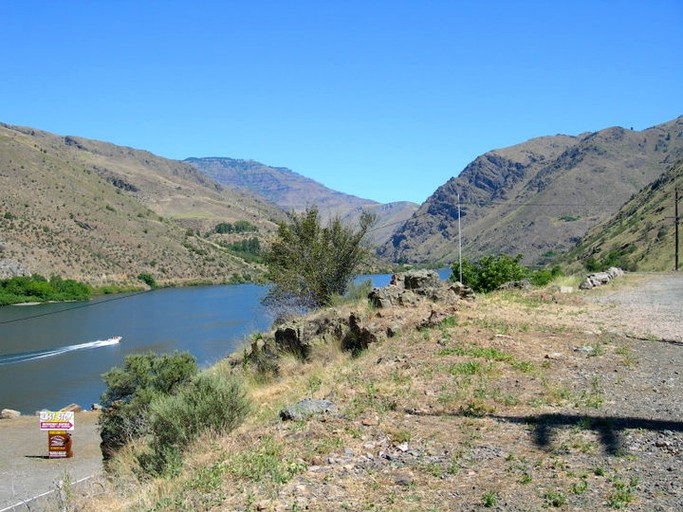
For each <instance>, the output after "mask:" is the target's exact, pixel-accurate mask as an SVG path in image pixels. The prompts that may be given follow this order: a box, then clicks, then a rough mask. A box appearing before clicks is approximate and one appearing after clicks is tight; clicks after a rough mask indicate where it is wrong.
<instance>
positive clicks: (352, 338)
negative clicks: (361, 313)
mask: <svg viewBox="0 0 683 512" xmlns="http://www.w3.org/2000/svg"><path fill="white" fill-rule="evenodd" d="M379 335H380V333H379V332H377V329H376V326H374V325H369V326H363V325H361V324H360V319H359V318H358V317H357V316H356V315H355V313H351V315H350V316H349V330H348V331H347V332H346V335H345V336H344V338H343V339H342V348H343V349H344V350H350V351H351V352H353V353H358V352H360V351H361V350H365V349H366V348H368V346H369V345H370V344H371V343H376V342H377V340H378V337H379Z"/></svg>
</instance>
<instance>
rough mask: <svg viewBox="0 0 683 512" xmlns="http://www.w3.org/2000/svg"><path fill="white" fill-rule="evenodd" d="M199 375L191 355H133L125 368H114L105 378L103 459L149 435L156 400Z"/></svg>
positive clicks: (177, 353) (126, 361)
mask: <svg viewBox="0 0 683 512" xmlns="http://www.w3.org/2000/svg"><path fill="white" fill-rule="evenodd" d="M197 371H198V367H197V362H196V360H195V358H194V357H193V356H191V355H190V354H189V353H188V352H182V353H179V352H175V353H173V354H172V355H168V354H164V355H162V356H158V355H156V354H154V353H152V352H150V353H147V354H131V355H128V356H126V358H125V360H124V366H123V368H119V367H114V368H112V369H111V370H109V371H108V372H107V373H105V374H104V375H103V376H102V379H103V380H104V383H105V384H106V385H107V389H106V390H105V392H104V393H103V394H102V397H101V399H100V403H101V404H102V406H103V407H104V410H103V411H102V415H101V416H100V420H99V425H100V437H101V438H102V443H101V444H100V448H101V449H102V455H103V457H104V459H105V460H107V459H109V458H111V457H112V456H113V455H114V454H115V453H116V452H117V451H118V450H119V449H120V448H121V447H122V446H124V445H125V444H126V443H127V442H129V441H131V440H132V439H135V438H139V437H142V436H144V435H146V434H147V433H148V432H149V417H148V409H149V407H150V404H151V403H152V402H153V401H154V400H155V399H157V398H160V397H163V396H166V395H169V394H172V393H174V392H176V391H177V389H178V387H179V386H180V385H181V384H183V383H185V382H189V381H190V380H191V379H192V377H194V375H196V373H197Z"/></svg>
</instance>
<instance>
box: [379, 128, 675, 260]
mask: <svg viewBox="0 0 683 512" xmlns="http://www.w3.org/2000/svg"><path fill="white" fill-rule="evenodd" d="M681 158H683V116H682V117H679V118H677V119H674V120H672V121H669V122H667V123H663V124H660V125H657V126H654V127H651V128H648V129H646V130H643V131H633V130H627V129H624V128H619V127H612V128H607V129H604V130H600V131H598V132H595V133H584V134H581V135H578V136H568V135H556V136H549V137H539V138H536V139H531V140H529V141H527V142H524V143H522V144H518V145H515V146H511V147H508V148H503V149H497V150H493V151H490V152H488V153H486V154H484V155H481V156H479V157H477V158H476V159H475V160H474V161H473V162H471V163H470V164H469V165H468V166H467V167H465V169H464V170H463V171H462V172H461V173H460V175H459V176H457V177H454V178H451V179H450V180H448V181H447V182H446V183H445V184H444V185H442V186H441V187H439V188H438V189H437V190H436V191H435V192H434V194H432V196H431V197H429V198H428V199H427V201H426V202H425V203H424V204H423V205H422V206H421V207H420V208H419V209H418V211H417V212H415V214H413V216H412V217H411V219H409V220H408V221H407V222H406V223H405V224H404V225H403V226H401V228H400V229H399V230H398V231H397V232H396V233H395V234H394V235H393V237H392V240H391V241H390V242H389V243H387V244H385V245H384V246H383V247H382V248H381V249H380V253H381V254H382V255H383V256H384V257H386V258H387V259H390V260H394V261H404V262H412V263H421V262H427V261H430V262H441V263H445V264H448V263H450V262H452V261H454V260H455V259H457V251H458V244H457V240H458V228H457V224H458V222H457V221H458V194H459V195H460V211H461V219H460V220H461V227H462V242H463V253H464V254H465V255H466V256H467V257H468V258H470V259H476V258H477V257H480V256H482V255H484V254H489V253H507V254H518V253H522V254H524V255H525V262H526V263H543V262H545V261H548V259H549V258H551V257H553V256H554V255H556V254H558V253H560V252H562V251H566V250H568V249H570V248H571V247H573V246H574V245H575V244H576V242H578V241H579V240H580V239H581V237H583V236H584V234H585V233H586V232H587V231H588V229H590V228H591V227H593V226H595V225H596V224H598V223H600V222H601V221H603V220H605V219H606V218H607V217H608V216H609V215H611V214H612V213H614V212H616V211H617V210H618V209H619V208H620V207H621V206H622V205H623V204H624V202H625V201H626V200H628V199H629V197H631V196H632V195H633V194H635V193H637V192H638V191H639V190H640V189H642V188H643V187H644V186H646V185H647V184H649V183H651V182H652V181H653V180H655V179H657V178H658V177H659V176H660V175H661V174H662V173H663V172H665V171H666V170H667V169H669V168H670V167H671V166H672V165H673V164H674V163H675V162H677V161H678V160H679V159H681Z"/></svg>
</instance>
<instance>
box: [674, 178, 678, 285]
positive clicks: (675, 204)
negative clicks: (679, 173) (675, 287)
mask: <svg viewBox="0 0 683 512" xmlns="http://www.w3.org/2000/svg"><path fill="white" fill-rule="evenodd" d="M674 225H675V226H676V231H675V232H676V237H675V238H676V241H675V244H676V251H675V252H676V259H675V265H674V270H675V271H676V272H678V187H674Z"/></svg>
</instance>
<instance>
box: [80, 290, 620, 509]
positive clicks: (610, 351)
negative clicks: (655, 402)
mask: <svg viewBox="0 0 683 512" xmlns="http://www.w3.org/2000/svg"><path fill="white" fill-rule="evenodd" d="M423 307H426V308H429V307H433V306H430V305H425V306H423ZM589 307H590V306H587V305H585V304H583V303H581V302H580V301H579V300H577V299H575V298H574V297H572V296H561V295H559V294H554V293H553V292H551V291H549V290H546V291H544V292H533V293H521V292H519V293H512V294H511V293H497V294H492V295H490V296H487V297H483V298H480V299H479V300H478V301H477V302H476V303H474V304H462V305H461V307H460V309H459V311H457V312H454V313H453V315H451V316H449V317H447V319H446V320H445V321H444V322H443V323H442V324H441V325H438V326H435V327H432V328H429V329H419V330H416V329H415V328H414V327H411V328H406V329H405V330H404V332H402V334H401V335H400V336H397V337H394V338H388V339H384V340H381V341H380V342H378V343H376V344H373V345H371V346H370V348H369V349H368V350H366V351H365V352H363V353H362V354H360V355H359V356H358V357H356V358H352V357H351V356H350V355H348V354H346V353H344V352H342V351H341V350H340V349H339V348H338V347H336V346H325V347H318V348H317V349H316V350H317V351H318V353H317V356H316V357H315V358H314V359H313V362H311V363H302V362H300V361H298V360H296V359H294V358H292V359H289V360H286V361H284V362H283V365H282V369H283V372H282V375H284V377H281V378H279V379H277V380H272V381H270V382H262V381H258V380H257V379H253V378H248V379H247V380H248V382H249V383H250V388H251V395H252V398H253V401H254V403H255V406H256V407H255V413H254V414H253V415H252V416H251V417H250V418H248V420H247V422H246V423H245V424H244V425H243V426H242V427H240V428H239V429H238V430H237V431H235V432H233V433H232V434H230V435H227V436H222V435H220V434H211V435H207V436H204V437H203V438H202V439H200V440H199V441H198V442H197V443H195V445H194V446H193V447H192V448H191V450H190V451H189V455H188V457H187V460H186V462H185V466H184V468H183V471H182V473H181V475H180V476H178V477H177V478H174V479H171V480H151V481H144V482H140V483H137V484H136V485H134V486H133V483H132V482H133V475H132V473H131V471H130V469H128V470H125V468H126V466H130V465H132V462H131V461H130V460H129V459H125V460H123V462H121V464H120V468H123V469H120V470H119V471H118V473H117V475H118V478H117V479H116V480H114V481H113V484H112V486H111V491H110V492H109V493H108V494H107V495H106V496H103V497H102V498H101V499H98V500H97V501H95V502H92V501H91V502H90V503H88V504H87V505H84V507H86V506H87V508H90V509H97V510H181V509H185V510H304V509H306V510H405V509H407V510H446V509H448V510H452V509H455V510H471V509H478V508H487V507H490V506H501V507H503V509H506V510H538V509H541V508H545V507H550V508H554V507H559V506H562V507H565V508H569V509H572V510H579V509H585V508H586V507H589V508H592V509H598V508H600V505H597V504H599V503H606V502H607V500H608V496H609V495H610V493H613V492H614V486H613V485H612V484H610V482H611V481H612V480H614V481H616V480H618V479H619V478H621V479H626V480H628V475H629V474H630V473H629V469H628V461H627V460H625V459H614V458H612V459H610V460H609V461H608V464H609V465H608V466H606V464H607V462H606V459H605V457H606V455H605V453H604V451H605V450H604V446H602V444H601V441H600V439H599V436H598V433H597V431H596V430H595V426H594V424H593V420H590V419H586V420H585V421H576V422H574V423H573V424H567V425H562V426H558V427H557V428H555V429H554V430H553V431H552V436H551V439H550V440H549V442H548V444H547V445H546V446H540V445H539V441H538V436H539V433H538V432H539V430H538V422H539V421H540V419H539V418H543V415H546V414H554V413H563V414H571V415H574V416H576V417H583V416H585V417H586V418H588V417H589V415H593V414H599V409H600V407H601V403H602V399H603V394H604V389H603V385H602V382H601V381H600V380H599V379H597V380H592V381H589V382H585V381H584V380H581V379H580V378H579V377H578V374H580V373H581V371H583V370H585V369H586V368H587V367H589V366H591V365H596V364H597V365H599V366H601V367H602V368H603V369H604V370H605V371H609V368H612V367H614V368H617V367H619V368H620V369H621V368H623V367H624V364H623V363H624V360H625V357H626V356H627V355H628V354H627V352H625V351H624V349H623V347H621V345H619V344H618V343H616V342H615V341H614V340H610V339H608V338H606V337H605V336H604V335H603V334H599V333H596V332H595V331H594V330H593V327H594V326H586V325H583V324H577V321H576V319H577V318H578V317H579V316H580V315H582V314H584V313H585V311H586V308H589ZM380 313H381V315H382V317H381V318H380V317H370V315H371V314H373V312H372V311H370V310H368V313H367V315H368V319H370V318H372V319H373V320H374V321H378V322H387V323H391V322H394V321H395V320H396V316H394V313H391V312H389V311H381V312H380ZM396 314H397V315H398V316H400V317H401V318H402V319H403V320H407V319H410V318H419V317H420V316H422V317H424V314H425V311H424V310H422V311H418V308H415V309H406V310H401V311H399V312H397V313H396ZM404 325H408V324H404ZM599 343H601V344H602V345H601V346H602V348H601V352H600V353H598V354H597V355H596V356H595V357H588V356H586V355H585V354H583V353H580V352H576V351H575V350H574V348H575V347H582V346H586V345H591V346H597V345H598V344H599ZM620 347H621V348H620ZM247 377H249V376H247ZM304 397H314V398H327V399H329V400H332V401H333V402H334V403H335V404H336V406H337V408H338V414H334V415H328V416H322V417H314V418H311V419H309V420H307V421H300V422H281V421H280V420H279V419H278V411H279V410H280V408H282V407H283V406H285V405H288V404H291V403H294V402H296V401H298V400H300V399H302V398H304ZM599 468H602V469H599ZM126 471H127V472H126ZM610 479H612V480H610ZM631 497H633V496H631ZM607 508H609V507H607Z"/></svg>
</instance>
